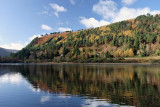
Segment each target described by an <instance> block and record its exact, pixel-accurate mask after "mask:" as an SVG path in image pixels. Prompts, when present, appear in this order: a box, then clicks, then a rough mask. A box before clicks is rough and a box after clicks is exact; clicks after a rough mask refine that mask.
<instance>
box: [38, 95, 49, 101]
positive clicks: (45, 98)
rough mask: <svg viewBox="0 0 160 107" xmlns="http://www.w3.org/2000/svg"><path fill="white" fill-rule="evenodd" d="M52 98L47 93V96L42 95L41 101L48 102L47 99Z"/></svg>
mask: <svg viewBox="0 0 160 107" xmlns="http://www.w3.org/2000/svg"><path fill="white" fill-rule="evenodd" d="M50 98H51V97H50V96H48V95H47V96H42V97H41V99H40V102H41V103H45V102H47V101H50Z"/></svg>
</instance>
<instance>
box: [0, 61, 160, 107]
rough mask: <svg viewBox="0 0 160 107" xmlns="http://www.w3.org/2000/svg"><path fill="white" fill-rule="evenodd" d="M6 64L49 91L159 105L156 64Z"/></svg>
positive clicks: (128, 103) (121, 102)
mask: <svg viewBox="0 0 160 107" xmlns="http://www.w3.org/2000/svg"><path fill="white" fill-rule="evenodd" d="M3 67H4V66H3ZM3 67H2V66H0V68H1V69H2V68H3ZM9 68H10V69H11V70H12V71H14V72H19V73H21V74H22V75H23V76H24V77H25V78H26V79H28V80H29V81H30V83H31V84H32V85H33V86H34V87H39V88H40V89H41V90H44V91H49V92H50V93H56V94H62V93H63V94H66V95H68V94H69V95H78V96H80V97H83V96H85V97H87V98H88V99H92V98H96V99H105V100H107V101H109V102H111V103H114V104H125V105H134V106H152V107H153V106H160V71H159V69H160V67H159V66H158V65H139V66H138V65H78V64H77V65H72V64H71V65H67V64H65V65H61V64H57V65H21V66H12V67H9Z"/></svg>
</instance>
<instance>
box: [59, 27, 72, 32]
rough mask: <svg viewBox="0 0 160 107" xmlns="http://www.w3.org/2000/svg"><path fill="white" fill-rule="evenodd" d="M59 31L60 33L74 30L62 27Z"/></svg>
mask: <svg viewBox="0 0 160 107" xmlns="http://www.w3.org/2000/svg"><path fill="white" fill-rule="evenodd" d="M58 30H59V31H60V32H65V31H71V30H72V29H71V28H65V27H60V28H58Z"/></svg>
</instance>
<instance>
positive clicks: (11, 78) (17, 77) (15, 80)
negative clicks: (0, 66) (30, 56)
mask: <svg viewBox="0 0 160 107" xmlns="http://www.w3.org/2000/svg"><path fill="white" fill-rule="evenodd" d="M0 81H1V82H3V83H6V82H8V83H11V84H20V82H21V81H22V76H21V74H19V73H7V74H4V75H1V76H0Z"/></svg>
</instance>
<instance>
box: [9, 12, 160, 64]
mask: <svg viewBox="0 0 160 107" xmlns="http://www.w3.org/2000/svg"><path fill="white" fill-rule="evenodd" d="M159 55H160V15H158V14H157V15H154V16H153V15H150V14H147V15H141V16H138V17H137V18H135V19H130V20H126V21H121V22H117V23H113V24H110V25H107V26H102V27H97V28H90V29H85V30H79V31H76V32H73V31H67V32H54V33H50V34H46V35H42V37H37V38H35V39H34V40H32V41H31V43H30V44H29V45H28V46H26V47H25V48H23V49H22V50H21V51H19V52H18V53H14V54H11V55H10V56H11V57H14V58H18V59H19V60H22V61H31V62H36V61H49V62H107V61H108V62H112V61H113V60H114V59H123V58H126V57H145V56H159Z"/></svg>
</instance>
